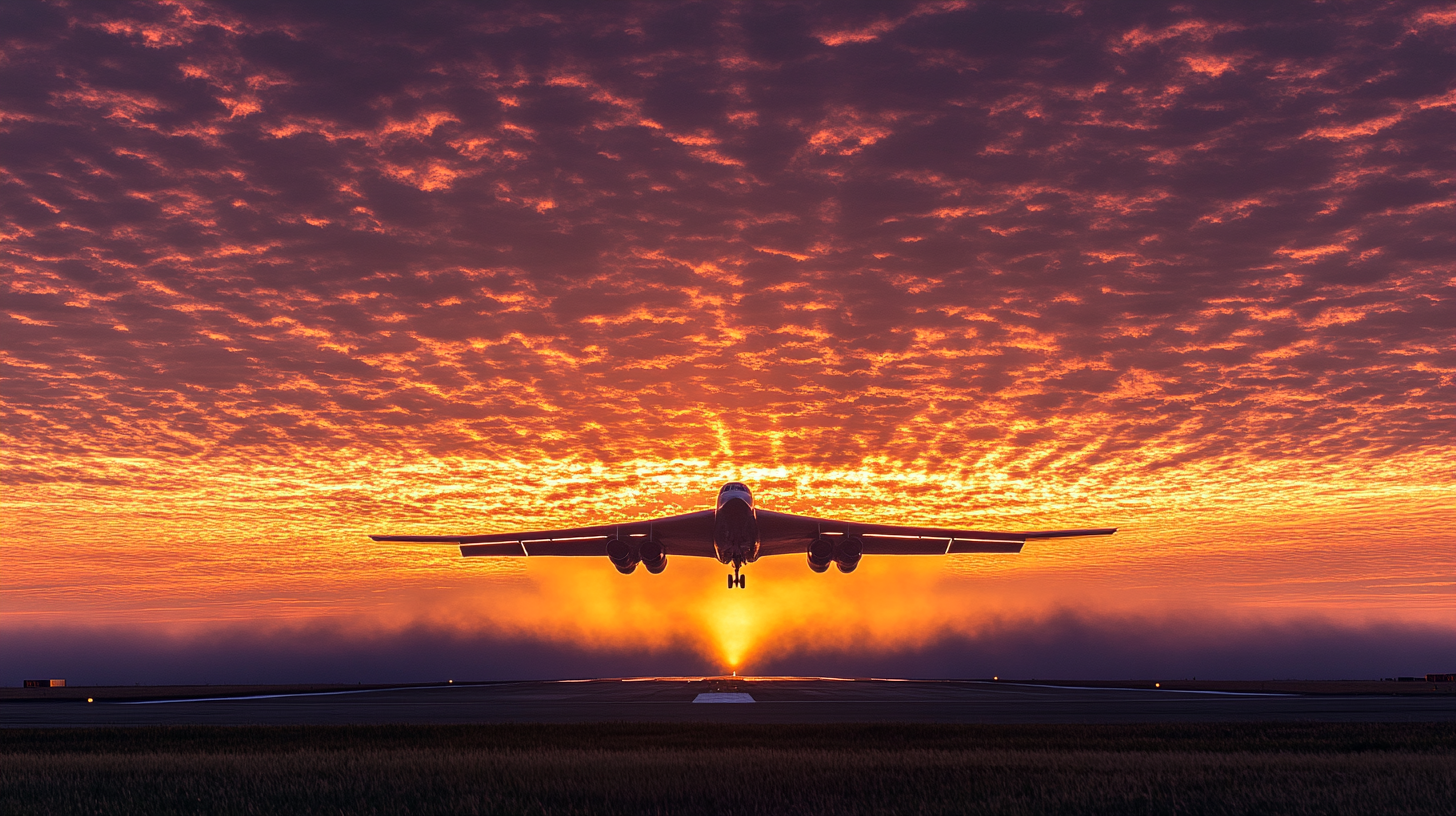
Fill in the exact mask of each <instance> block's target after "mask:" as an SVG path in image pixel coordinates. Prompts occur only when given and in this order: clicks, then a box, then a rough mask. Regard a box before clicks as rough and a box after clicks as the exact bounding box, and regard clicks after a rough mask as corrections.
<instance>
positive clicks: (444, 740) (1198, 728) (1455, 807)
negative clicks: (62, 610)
mask: <svg viewBox="0 0 1456 816" xmlns="http://www.w3.org/2000/svg"><path fill="white" fill-rule="evenodd" d="M0 813H7V814H9V813H17V814H18V813H57V814H68V813H77V814H80V813H86V814H93V813H107V814H128V813H146V814H167V813H217V814H233V813H237V814H253V813H320V814H323V813H328V814H339V813H349V814H354V813H358V814H372V813H380V814H402V813H405V814H431V813H543V814H545V813H552V814H554V813H664V814H693V813H788V814H798V813H803V814H808V813H836V814H840V813H885V814H890V813H906V814H912V813H913V814H934V813H957V814H962V813H964V814H974V813H997V814H1021V813H1026V814H1033V813H1088V814H1094V813H1095V814H1106V813H1137V814H1144V813H1152V814H1162V813H1168V814H1173V813H1178V814H1245V813H1247V814H1269V813H1297V814H1304V813H1309V814H1328V813H1381V814H1387V813H1389V814H1400V813H1441V814H1450V813H1456V727H1453V726H1451V725H1443V724H1414V725H1390V724H1372V725H1349V724H1295V725H1287V724H1277V725H1276V724H1252V725H1250V724H1240V725H1214V724H1197V725H1126V726H918V725H917V726H908V725H844V726H833V725H815V726H723V725H696V724H694V725H656V724H654V725H565V726H531V725H492V726H456V727H435V726H385V727H379V726H357V727H295V728H273V727H245V728H236V727H234V728H222V727H219V728H202V727H185V728H146V729H87V730H43V731H41V730H28V731H24V730H13V731H0Z"/></svg>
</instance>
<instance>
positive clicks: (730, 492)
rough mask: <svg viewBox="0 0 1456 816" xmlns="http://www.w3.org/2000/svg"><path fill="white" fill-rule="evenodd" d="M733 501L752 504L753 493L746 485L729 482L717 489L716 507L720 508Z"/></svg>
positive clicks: (750, 505)
mask: <svg viewBox="0 0 1456 816" xmlns="http://www.w3.org/2000/svg"><path fill="white" fill-rule="evenodd" d="M735 501H738V502H743V503H744V504H746V505H748V506H749V507H752V506H753V493H751V492H750V491H749V490H748V486H747V485H743V484H739V483H737V482H729V483H728V484H726V485H723V489H722V490H720V491H718V508H719V509H720V510H721V509H722V508H724V507H726V506H727V505H728V504H729V503H731V502H735Z"/></svg>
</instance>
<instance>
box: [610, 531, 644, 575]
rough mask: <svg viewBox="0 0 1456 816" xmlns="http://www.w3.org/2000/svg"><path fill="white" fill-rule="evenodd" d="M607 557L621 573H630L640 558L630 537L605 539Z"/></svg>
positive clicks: (635, 567)
mask: <svg viewBox="0 0 1456 816" xmlns="http://www.w3.org/2000/svg"><path fill="white" fill-rule="evenodd" d="M607 558H609V559H611V561H612V566H614V567H616V568H617V572H620V573H622V574H623V575H631V574H632V573H633V572H634V571H636V569H637V562H639V561H641V560H642V557H641V556H640V555H639V554H638V552H637V548H636V547H635V546H633V542H632V541H631V539H623V538H609V539H607Z"/></svg>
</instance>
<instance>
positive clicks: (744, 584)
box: [738, 575, 748, 589]
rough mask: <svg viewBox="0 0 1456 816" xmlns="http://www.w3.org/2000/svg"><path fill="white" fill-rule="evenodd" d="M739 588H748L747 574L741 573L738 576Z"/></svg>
mask: <svg viewBox="0 0 1456 816" xmlns="http://www.w3.org/2000/svg"><path fill="white" fill-rule="evenodd" d="M738 588H739V589H747V588H748V576H747V575H740V576H738Z"/></svg>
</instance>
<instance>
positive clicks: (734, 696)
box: [693, 691, 758, 703]
mask: <svg viewBox="0 0 1456 816" xmlns="http://www.w3.org/2000/svg"><path fill="white" fill-rule="evenodd" d="M693 702H695V703H756V702H758V701H757V700H755V699H753V695H752V694H744V693H742V692H723V691H705V692H703V693H702V694H699V695H698V696H697V697H694V698H693Z"/></svg>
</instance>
